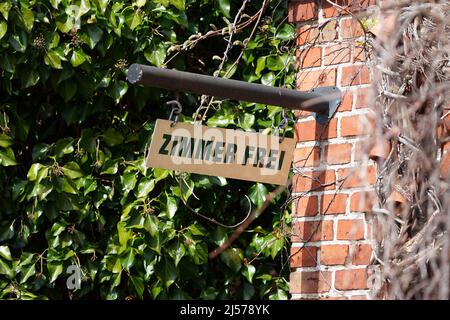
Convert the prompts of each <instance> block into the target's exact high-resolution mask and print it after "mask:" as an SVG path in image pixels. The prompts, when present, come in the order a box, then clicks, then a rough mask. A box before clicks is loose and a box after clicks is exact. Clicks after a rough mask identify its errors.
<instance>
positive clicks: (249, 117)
mask: <svg viewBox="0 0 450 320" xmlns="http://www.w3.org/2000/svg"><path fill="white" fill-rule="evenodd" d="M239 123H240V126H241V128H242V129H244V130H249V129H251V128H252V127H253V125H254V124H255V115H253V114H250V113H244V115H241V116H240V117H239Z"/></svg>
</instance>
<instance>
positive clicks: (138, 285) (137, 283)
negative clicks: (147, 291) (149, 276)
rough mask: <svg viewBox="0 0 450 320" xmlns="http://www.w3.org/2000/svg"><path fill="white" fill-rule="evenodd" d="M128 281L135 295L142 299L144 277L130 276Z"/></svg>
mask: <svg viewBox="0 0 450 320" xmlns="http://www.w3.org/2000/svg"><path fill="white" fill-rule="evenodd" d="M130 282H131V284H132V287H133V289H134V291H135V292H136V294H137V296H138V297H139V298H141V299H142V297H143V295H144V288H145V283H144V279H142V277H140V276H130Z"/></svg>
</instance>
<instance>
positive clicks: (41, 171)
mask: <svg viewBox="0 0 450 320" xmlns="http://www.w3.org/2000/svg"><path fill="white" fill-rule="evenodd" d="M47 176H48V167H47V166H43V165H42V164H40V163H33V164H32V165H31V167H30V170H28V174H27V178H28V180H30V181H36V182H37V183H39V182H41V181H42V179H44V178H46V177H47Z"/></svg>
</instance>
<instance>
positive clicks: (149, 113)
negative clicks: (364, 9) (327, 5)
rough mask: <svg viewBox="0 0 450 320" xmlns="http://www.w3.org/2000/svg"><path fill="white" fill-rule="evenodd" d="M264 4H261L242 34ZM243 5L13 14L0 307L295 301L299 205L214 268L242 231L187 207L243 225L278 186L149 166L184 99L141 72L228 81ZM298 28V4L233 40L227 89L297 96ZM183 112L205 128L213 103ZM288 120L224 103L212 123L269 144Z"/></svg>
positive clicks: (12, 0) (27, 6) (258, 228)
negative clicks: (150, 149) (291, 235)
mask: <svg viewBox="0 0 450 320" xmlns="http://www.w3.org/2000/svg"><path fill="white" fill-rule="evenodd" d="M262 3H263V1H262V0H256V1H251V2H249V3H248V4H247V6H246V8H245V11H244V14H243V15H242V17H241V19H240V22H244V21H246V20H247V19H250V18H251V17H252V16H254V15H257V14H258V12H259V10H260V9H261V6H262ZM241 5H242V1H237V0H153V1H147V0H135V1H125V0H117V1H109V0H77V1H69V0H32V1H25V0H6V1H2V2H0V75H1V77H0V203H1V205H0V299H16V298H20V299H68V298H70V299H89V298H95V299H144V298H146V299H183V298H184V299H286V298H287V296H288V286H287V275H288V272H287V271H288V270H286V268H282V266H283V264H285V262H286V248H287V246H288V241H287V240H288V238H287V237H286V235H285V230H286V228H285V227H286V226H288V225H289V211H288V210H287V209H282V208H284V207H283V203H284V202H285V198H286V197H285V194H282V195H279V196H278V197H276V198H275V199H274V200H273V201H272V203H271V205H270V206H269V207H268V209H267V210H266V211H265V212H264V214H261V216H260V217H259V218H258V219H257V220H255V221H254V222H253V223H252V224H251V226H250V227H249V228H248V229H247V230H246V232H244V233H243V234H242V235H241V236H240V237H239V238H238V239H237V240H236V241H235V242H234V243H233V244H232V245H231V246H230V247H229V248H227V249H226V250H225V251H224V252H223V253H221V254H220V255H219V256H218V257H217V258H215V259H209V258H208V253H209V252H211V251H212V250H214V249H215V248H216V247H217V246H220V245H221V244H223V243H224V242H225V241H226V240H227V239H228V237H229V236H230V235H231V234H232V232H233V229H229V228H225V227H223V226H220V225H217V224H214V223H211V222H210V221H208V220H205V219H202V218H201V217H199V216H198V215H196V214H195V213H194V212H192V211H190V210H189V209H188V207H187V206H186V205H185V203H188V205H189V207H191V208H193V209H194V210H195V211H196V212H198V213H201V214H202V215H205V216H208V217H211V218H213V219H214V220H216V221H220V222H221V223H223V224H228V225H233V224H236V223H237V222H239V221H240V220H242V219H243V218H244V217H245V215H246V213H247V211H248V210H250V209H255V208H256V207H258V206H259V205H261V203H262V202H264V200H265V197H266V195H267V193H268V192H270V191H272V190H274V188H275V186H271V185H263V184H260V183H251V182H243V181H235V180H230V179H228V180H227V179H225V178H222V177H210V176H201V175H194V174H184V173H180V172H173V171H168V170H163V169H158V168H146V166H145V164H144V156H145V150H146V146H147V144H148V142H149V140H150V138H151V135H152V131H153V128H154V124H155V121H156V119H157V118H165V119H167V118H168V116H169V113H170V109H169V108H168V107H166V106H165V104H164V103H165V102H166V101H167V100H172V99H173V97H174V93H171V92H167V91H165V90H160V89H156V88H144V87H141V86H135V85H130V84H129V83H128V82H127V79H126V75H127V68H128V66H129V65H130V64H131V63H133V62H137V63H142V64H148V65H153V66H157V67H166V68H175V69H178V70H185V71H189V72H196V73H203V74H209V75H212V74H214V72H215V71H216V70H217V69H218V66H219V65H220V64H221V63H222V61H221V59H222V54H223V52H224V51H225V50H226V48H227V46H228V42H227V37H229V31H230V30H232V27H233V19H234V17H235V15H236V14H237V13H238V10H239V8H240V7H241ZM286 16H287V11H286V1H270V3H269V6H268V7H267V8H266V9H265V11H264V13H263V14H262V17H261V19H260V23H259V25H258V27H257V28H255V32H254V33H253V34H252V28H253V26H254V23H255V22H253V24H249V26H248V27H245V28H241V29H239V30H236V32H235V33H233V40H232V42H233V43H232V44H233V45H232V46H231V50H230V51H229V53H228V60H227V61H225V62H224V63H223V65H224V68H223V70H231V71H232V72H229V73H228V75H227V76H228V77H232V78H233V79H238V80H243V81H248V82H255V83H262V84H264V85H272V86H285V87H292V86H294V74H295V72H294V70H293V69H294V68H293V58H292V50H291V49H290V47H291V46H290V44H291V43H292V42H293V41H292V40H293V39H294V37H295V30H294V28H293V26H291V25H290V24H288V23H287V22H286ZM253 21H256V19H254V20H253ZM214 30H219V31H220V30H225V31H224V32H216V33H214ZM227 30H228V31H227ZM208 32H213V34H214V36H208V37H204V38H202V39H200V40H198V39H199V38H201V37H202V36H203V35H206V34H207V33H208ZM251 35H252V36H251ZM250 36H251V37H250ZM241 52H243V53H242V56H241V59H239V61H238V63H237V64H236V66H234V67H233V62H234V61H235V60H236V59H237V58H238V57H239V55H240V54H241ZM219 76H223V74H220V75H219ZM180 101H181V102H182V104H183V116H182V117H181V119H180V121H184V122H192V121H193V114H194V113H195V111H196V109H197V108H198V107H199V105H200V97H198V96H195V95H191V94H188V93H180ZM281 111H282V109H281V108H279V107H276V106H267V105H262V104H255V103H245V102H237V101H222V102H221V103H220V107H215V108H212V109H211V111H210V112H209V113H208V114H207V115H206V118H205V119H204V120H205V124H207V125H209V126H215V127H216V126H217V127H227V128H230V129H237V128H239V129H243V130H259V131H263V132H264V133H266V134H270V133H273V131H274V130H276V127H277V125H278V124H279V123H280V121H281ZM286 131H287V135H289V134H291V129H290V128H288V129H286ZM246 196H248V198H249V199H250V202H251V208H249V206H250V204H249V201H247V198H246ZM71 265H75V266H78V267H79V268H80V270H81V276H82V277H81V286H80V288H79V289H77V290H71V289H69V288H68V287H67V283H66V280H67V278H68V276H69V275H68V274H67V270H68V267H69V266H71Z"/></svg>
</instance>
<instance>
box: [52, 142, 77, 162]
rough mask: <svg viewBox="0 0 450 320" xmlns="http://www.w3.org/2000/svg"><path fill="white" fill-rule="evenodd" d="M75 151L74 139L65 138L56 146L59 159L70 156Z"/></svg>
mask: <svg viewBox="0 0 450 320" xmlns="http://www.w3.org/2000/svg"><path fill="white" fill-rule="evenodd" d="M73 151H74V148H73V139H72V138H63V139H59V140H58V141H56V145H55V155H56V156H57V157H58V158H61V157H62V156H64V155H65V154H70V153H72V152H73Z"/></svg>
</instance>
